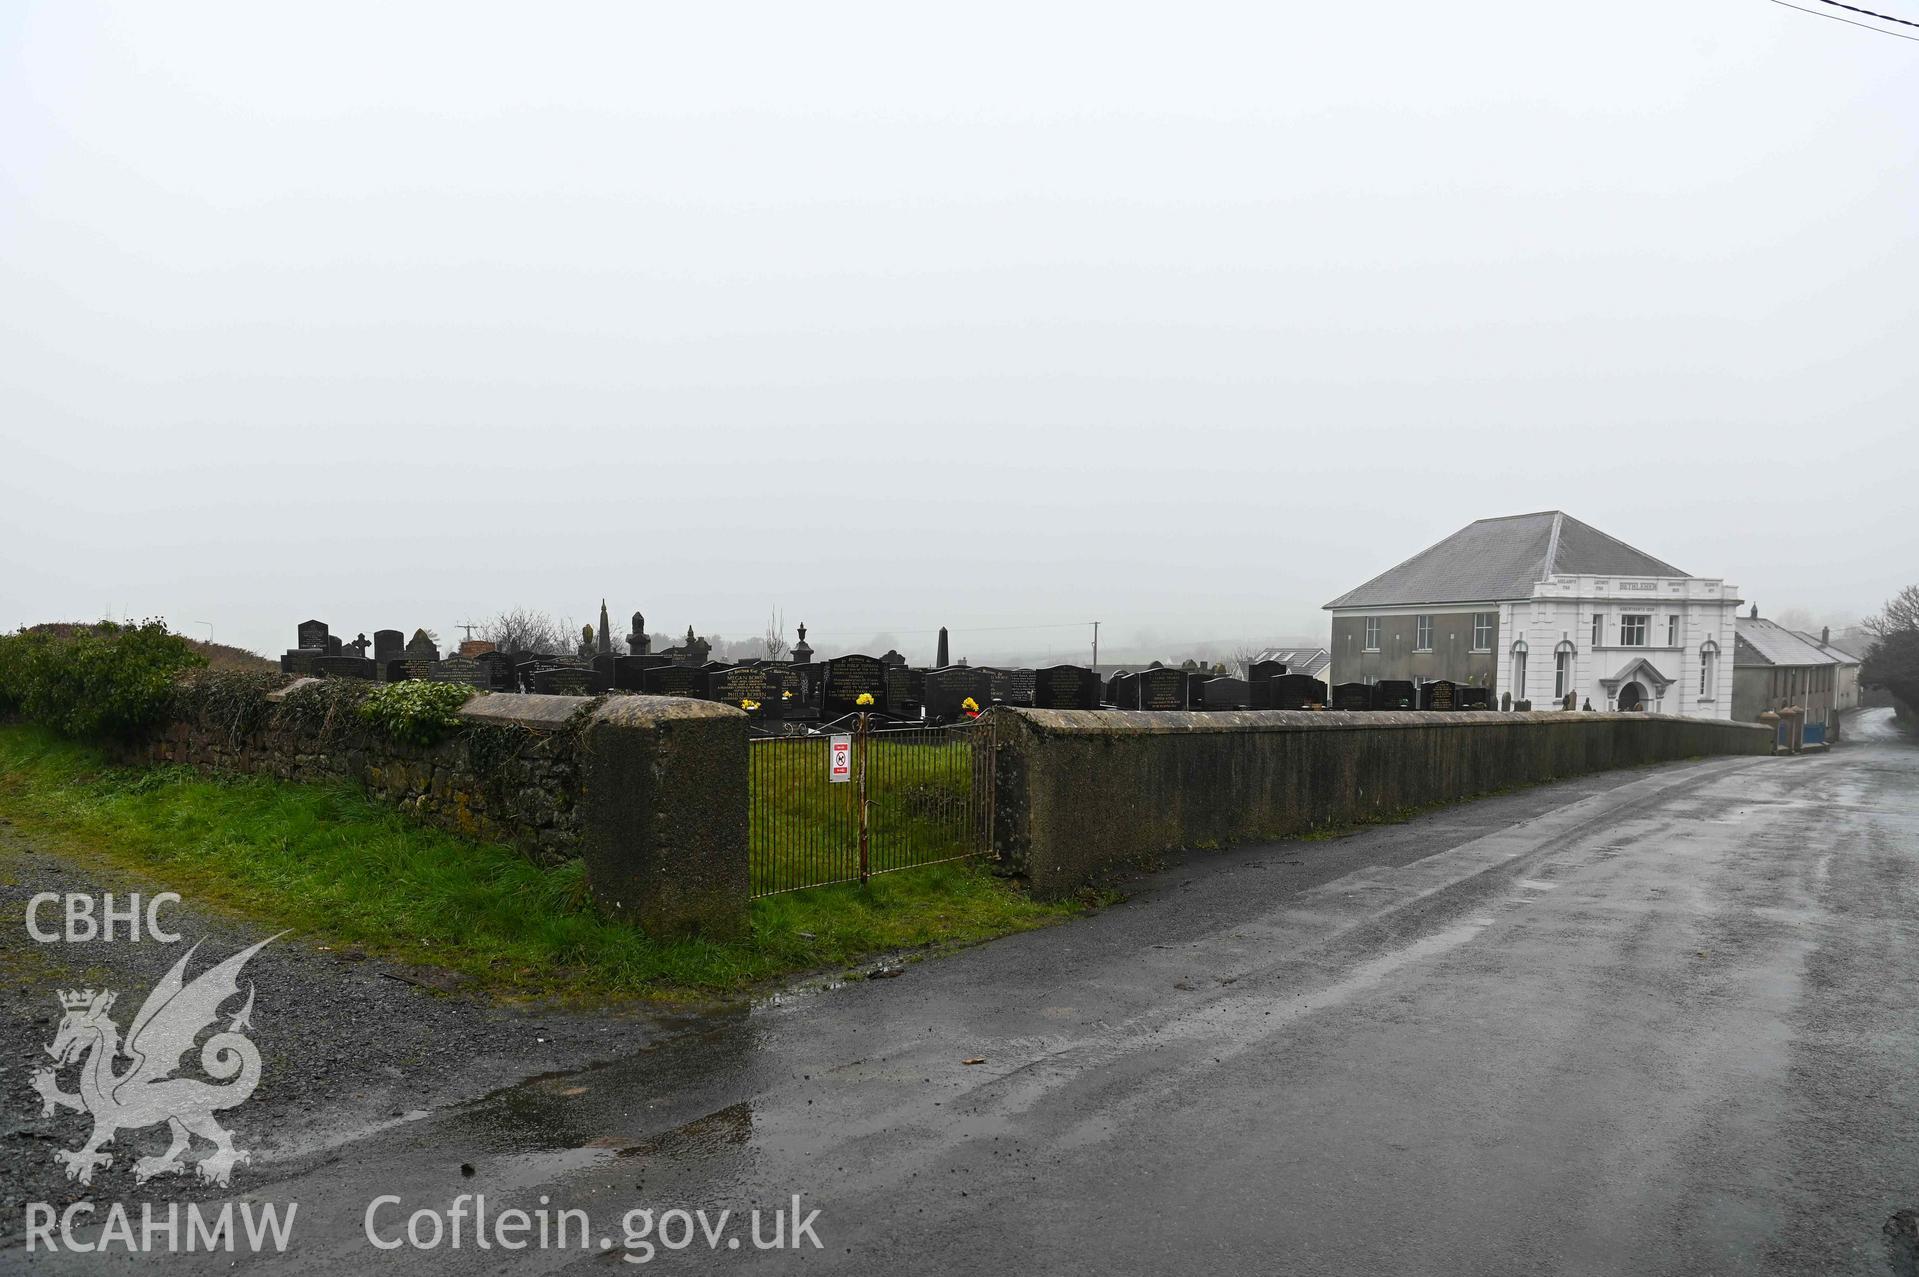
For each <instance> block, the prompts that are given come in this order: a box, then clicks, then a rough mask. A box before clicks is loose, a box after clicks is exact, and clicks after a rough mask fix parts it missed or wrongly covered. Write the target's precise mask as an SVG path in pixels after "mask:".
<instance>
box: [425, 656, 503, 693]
mask: <svg viewBox="0 0 1919 1277" xmlns="http://www.w3.org/2000/svg"><path fill="white" fill-rule="evenodd" d="M426 677H427V681H428V682H429V683H465V684H466V685H467V686H468V687H485V686H486V680H487V678H488V675H487V672H486V671H485V670H484V669H482V668H481V667H480V663H479V662H478V661H476V660H474V659H473V658H472V657H470V656H449V657H447V658H446V659H445V660H444V661H438V662H435V663H434V665H433V666H432V668H430V669H429V670H428V671H427V675H426Z"/></svg>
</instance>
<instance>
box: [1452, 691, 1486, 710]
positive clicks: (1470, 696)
mask: <svg viewBox="0 0 1919 1277" xmlns="http://www.w3.org/2000/svg"><path fill="white" fill-rule="evenodd" d="M1492 707H1493V693H1492V689H1491V688H1489V687H1462V688H1460V689H1459V708H1461V709H1491V708H1492Z"/></svg>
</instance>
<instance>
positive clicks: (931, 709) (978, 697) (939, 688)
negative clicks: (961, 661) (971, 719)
mask: <svg viewBox="0 0 1919 1277" xmlns="http://www.w3.org/2000/svg"><path fill="white" fill-rule="evenodd" d="M969 698H970V699H971V700H972V702H973V704H974V706H975V707H977V708H979V709H981V710H984V709H986V708H987V707H989V706H990V705H991V704H992V703H993V691H992V680H991V679H990V678H988V677H987V674H986V671H985V670H983V669H978V668H976V667H974V666H970V665H949V666H948V667H946V668H945V669H940V670H927V671H926V682H925V684H924V686H923V688H922V691H921V702H920V703H921V704H922V705H923V706H925V709H926V716H927V717H928V718H929V719H934V720H936V721H939V722H943V723H950V722H953V721H955V720H957V719H959V718H961V717H963V716H964V715H965V713H966V706H965V702H966V701H967V700H968V699H969Z"/></svg>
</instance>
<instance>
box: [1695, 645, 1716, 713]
mask: <svg viewBox="0 0 1919 1277" xmlns="http://www.w3.org/2000/svg"><path fill="white" fill-rule="evenodd" d="M1718 689H1719V644H1717V643H1715V642H1713V641H1712V640H1711V639H1707V640H1706V641H1705V642H1704V643H1701V644H1700V645H1699V699H1700V700H1702V701H1709V700H1713V699H1714V698H1715V697H1717V696H1718V694H1719V692H1718Z"/></svg>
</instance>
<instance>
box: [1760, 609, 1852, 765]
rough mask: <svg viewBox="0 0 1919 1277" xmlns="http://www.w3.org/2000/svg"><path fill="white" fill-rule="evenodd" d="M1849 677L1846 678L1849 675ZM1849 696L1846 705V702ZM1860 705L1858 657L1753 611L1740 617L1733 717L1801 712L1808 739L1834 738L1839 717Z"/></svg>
mask: <svg viewBox="0 0 1919 1277" xmlns="http://www.w3.org/2000/svg"><path fill="white" fill-rule="evenodd" d="M1848 675H1850V677H1848ZM1848 697H1850V704H1847V703H1845V702H1846V701H1847V699H1848ZM1858 703H1859V658H1857V657H1855V656H1853V655H1852V654H1851V653H1850V652H1845V651H1842V650H1840V649H1839V648H1835V647H1832V646H1831V645H1830V644H1829V643H1822V642H1821V641H1820V640H1819V639H1816V638H1813V637H1811V636H1810V635H1806V634H1801V633H1799V632H1798V631H1797V630H1789V629H1787V628H1786V627H1785V626H1783V625H1780V624H1778V623H1776V622H1773V621H1768V620H1766V619H1765V618H1764V617H1762V616H1760V615H1759V609H1758V608H1756V607H1755V608H1754V609H1753V610H1752V614H1751V615H1749V616H1742V617H1740V618H1739V621H1738V626H1737V649H1736V651H1735V653H1734V656H1733V683H1732V716H1733V717H1734V718H1736V719H1739V720H1741V721H1743V722H1749V723H1750V722H1754V721H1756V720H1757V719H1758V718H1759V716H1760V715H1761V714H1763V713H1765V712H1766V711H1767V710H1771V711H1773V712H1774V713H1777V712H1779V711H1780V710H1784V709H1800V710H1803V711H1804V712H1805V715H1804V718H1803V719H1802V720H1801V723H1802V724H1803V728H1802V730H1805V729H1811V730H1806V734H1805V739H1806V740H1808V741H1817V740H1833V739H1837V737H1838V734H1839V713H1840V711H1841V710H1844V709H1849V708H1851V707H1852V706H1853V705H1857V704H1858Z"/></svg>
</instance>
